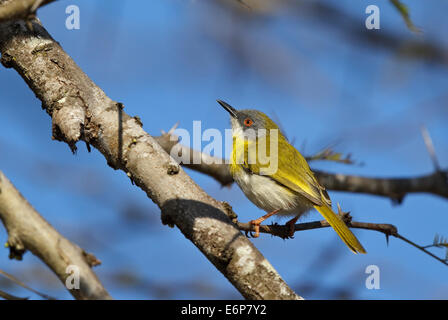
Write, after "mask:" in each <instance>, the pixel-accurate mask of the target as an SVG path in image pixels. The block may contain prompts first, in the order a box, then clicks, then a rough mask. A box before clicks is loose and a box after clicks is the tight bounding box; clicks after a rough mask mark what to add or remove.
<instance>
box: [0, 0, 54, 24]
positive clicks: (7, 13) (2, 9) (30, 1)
mask: <svg viewBox="0 0 448 320" xmlns="http://www.w3.org/2000/svg"><path fill="white" fill-rule="evenodd" d="M53 1H55V0H0V23H1V22H5V21H7V20H13V19H21V18H27V17H28V16H30V15H32V14H34V13H35V12H36V10H37V9H38V8H39V7H41V6H43V5H46V4H48V3H50V2H53Z"/></svg>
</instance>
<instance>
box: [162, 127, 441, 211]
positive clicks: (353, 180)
mask: <svg viewBox="0 0 448 320" xmlns="http://www.w3.org/2000/svg"><path fill="white" fill-rule="evenodd" d="M155 139H156V140H157V142H158V143H159V144H160V145H161V146H162V148H163V149H165V151H166V152H168V153H170V152H180V153H182V152H184V153H185V152H187V153H189V154H190V158H191V161H190V163H189V164H183V165H184V166H185V167H187V168H191V169H193V170H196V171H198V172H202V173H204V174H207V175H209V176H211V177H213V178H215V179H216V180H217V181H218V182H220V183H221V184H222V185H223V186H226V185H230V184H231V183H232V182H233V178H232V176H231V175H230V172H229V170H228V165H227V164H226V162H225V159H221V158H216V157H212V156H209V155H204V154H202V155H200V156H199V157H202V159H204V158H207V162H206V161H201V163H200V164H194V163H193V161H192V159H193V154H194V153H200V152H199V151H197V150H193V149H191V148H189V147H186V146H183V145H181V144H179V145H178V146H176V149H173V147H174V146H175V145H176V144H177V138H176V137H175V136H173V135H172V134H171V133H164V134H162V135H161V136H158V137H156V138H155ZM172 150H173V151H172ZM209 163H212V164H209ZM313 171H314V173H315V174H316V177H317V179H318V180H319V182H320V183H321V184H322V185H324V186H325V187H326V188H327V189H329V190H335V191H346V192H354V193H367V194H372V195H377V196H384V197H388V198H391V199H392V200H394V201H396V202H398V203H400V202H401V201H402V200H403V198H404V197H405V195H406V194H408V193H418V192H424V193H431V194H435V195H438V196H441V197H444V198H448V181H447V174H448V172H447V171H442V170H441V171H436V172H434V173H431V174H428V175H423V176H419V177H409V178H374V177H361V176H355V175H346V174H339V173H328V172H323V171H320V170H313Z"/></svg>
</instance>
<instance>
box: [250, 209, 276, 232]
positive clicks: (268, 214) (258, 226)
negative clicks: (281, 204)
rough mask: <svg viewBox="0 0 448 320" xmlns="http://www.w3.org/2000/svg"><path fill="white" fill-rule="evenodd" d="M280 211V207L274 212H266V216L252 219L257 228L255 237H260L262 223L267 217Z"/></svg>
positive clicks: (252, 223)
mask: <svg viewBox="0 0 448 320" xmlns="http://www.w3.org/2000/svg"><path fill="white" fill-rule="evenodd" d="M279 211H280V209H277V210H274V211H272V212H269V213H267V214H265V215H264V216H262V217H260V218H258V219H257V220H251V222H250V224H251V225H253V226H254V229H255V235H254V238H258V236H259V235H260V224H261V223H262V222H263V221H264V220H266V219H267V218H269V217H271V216H273V215H274V214H276V213H278V212H279Z"/></svg>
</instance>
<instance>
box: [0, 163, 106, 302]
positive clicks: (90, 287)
mask: <svg viewBox="0 0 448 320" xmlns="http://www.w3.org/2000/svg"><path fill="white" fill-rule="evenodd" d="M0 220H1V221H2V222H3V224H4V226H5V228H6V230H7V232H8V242H7V247H8V248H9V250H10V254H9V257H10V258H11V259H17V260H22V256H23V254H24V253H25V251H26V250H29V251H31V252H32V253H33V254H34V255H35V256H37V257H39V258H40V259H41V260H42V261H43V262H44V263H45V264H46V265H47V266H48V267H49V268H50V269H51V270H52V271H53V272H54V273H55V274H56V275H57V277H58V278H59V280H61V282H62V283H63V285H64V286H65V281H66V278H67V277H68V276H69V275H70V274H67V273H66V271H67V267H68V266H69V265H75V266H77V267H78V268H79V276H80V284H81V285H80V288H79V290H78V289H71V290H69V291H70V293H71V294H72V295H73V296H74V297H75V298H76V299H111V296H110V295H109V293H108V292H107V291H106V289H104V287H103V285H102V284H101V282H100V281H99V280H98V278H97V277H96V275H95V273H94V272H93V271H92V269H91V267H92V266H94V265H96V264H99V263H100V262H99V261H98V260H97V259H96V258H95V257H94V256H93V255H92V254H89V253H86V252H85V251H84V250H83V249H81V248H79V247H78V246H77V245H75V244H73V243H72V242H70V241H69V240H68V239H66V238H64V237H63V236H62V235H60V234H59V233H58V232H57V231H56V230H55V229H54V228H53V227H52V226H51V225H50V224H49V223H48V222H47V221H45V220H44V219H43V218H42V216H41V215H40V214H39V213H38V212H37V211H36V210H34V208H33V207H32V206H31V205H30V204H29V203H28V201H26V200H25V198H24V197H23V196H22V195H21V194H20V192H19V191H18V190H17V189H16V188H15V187H14V186H13V185H12V183H11V182H10V181H9V180H8V179H7V178H6V176H5V175H4V174H3V173H2V172H1V171H0Z"/></svg>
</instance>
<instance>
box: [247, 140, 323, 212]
mask: <svg viewBox="0 0 448 320" xmlns="http://www.w3.org/2000/svg"><path fill="white" fill-rule="evenodd" d="M280 146H281V148H279V149H280V150H279V152H278V153H279V154H280V157H278V158H277V163H278V168H277V170H276V171H275V172H274V173H272V174H270V175H269V176H270V177H271V178H272V179H273V180H274V181H276V182H277V183H279V184H281V185H283V186H285V187H287V188H289V189H290V190H292V191H294V192H296V193H299V194H301V195H302V196H304V197H305V198H307V199H308V200H310V201H311V202H312V203H313V204H314V205H318V206H321V205H322V204H323V202H322V200H323V199H324V201H325V202H326V203H328V204H330V205H331V202H330V199H329V197H328V194H327V192H326V191H325V188H323V187H322V186H320V185H319V183H318V182H317V180H316V178H315V177H314V174H313V172H312V171H311V169H310V167H309V166H308V163H307V162H306V160H305V158H304V157H303V156H302V155H301V154H300V153H299V151H297V150H296V149H295V148H294V147H293V146H291V145H290V144H289V143H288V142H287V141H286V140H284V141H280ZM275 160H276V159H275V158H274V157H273V155H271V161H275ZM260 167H261V166H260V165H259V164H249V168H248V169H249V170H250V171H252V172H253V173H257V174H260Z"/></svg>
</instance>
